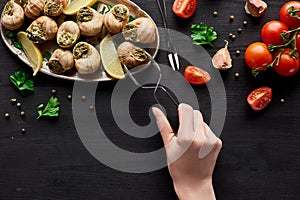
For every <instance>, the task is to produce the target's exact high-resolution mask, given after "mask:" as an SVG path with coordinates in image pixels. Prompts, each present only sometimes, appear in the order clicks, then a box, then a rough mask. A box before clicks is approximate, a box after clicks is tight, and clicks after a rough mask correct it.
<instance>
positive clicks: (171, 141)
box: [152, 104, 222, 200]
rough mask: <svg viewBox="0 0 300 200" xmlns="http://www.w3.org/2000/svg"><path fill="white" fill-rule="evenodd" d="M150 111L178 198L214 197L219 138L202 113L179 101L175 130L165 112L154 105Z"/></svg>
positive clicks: (220, 143) (220, 144)
mask: <svg viewBox="0 0 300 200" xmlns="http://www.w3.org/2000/svg"><path fill="white" fill-rule="evenodd" d="M152 110H153V114H154V116H155V118H156V121H157V126H158V128H159V130H160V132H161V136H162V138H163V141H164V145H165V149H166V154H167V159H168V167H169V172H170V175H171V177H172V179H173V184H174V188H175V191H176V193H177V195H178V197H179V199H181V200H186V199H187V200H194V199H195V200H201V199H204V200H211V199H215V195H214V190H213V187H212V174H213V170H214V167H215V164H216V160H217V157H218V155H219V152H220V150H221V148H222V142H221V140H220V139H219V138H217V137H216V136H215V134H214V133H213V132H212V131H211V130H210V128H209V127H208V125H207V124H206V123H205V122H204V121H203V117H202V114H201V113H200V111H198V110H193V108H192V107H191V106H189V105H187V104H180V105H179V107H178V113H179V124H180V125H179V129H178V133H177V135H176V133H175V132H174V131H173V129H172V128H171V126H170V123H169V122H168V120H167V118H166V116H165V115H164V113H163V112H162V111H161V110H160V109H158V108H155V107H153V108H152Z"/></svg>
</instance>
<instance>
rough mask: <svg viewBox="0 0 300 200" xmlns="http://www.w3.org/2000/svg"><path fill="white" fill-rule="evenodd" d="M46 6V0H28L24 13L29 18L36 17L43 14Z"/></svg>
mask: <svg viewBox="0 0 300 200" xmlns="http://www.w3.org/2000/svg"><path fill="white" fill-rule="evenodd" d="M44 7H45V2H44V0H28V3H27V5H26V7H25V9H24V13H25V15H26V16H27V17H28V18H29V19H36V18H38V17H40V16H42V14H43V12H44Z"/></svg>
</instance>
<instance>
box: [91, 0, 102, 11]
mask: <svg viewBox="0 0 300 200" xmlns="http://www.w3.org/2000/svg"><path fill="white" fill-rule="evenodd" d="M99 3H100V2H99V1H97V2H96V3H95V4H94V5H92V8H93V9H95V10H97V8H98V5H99Z"/></svg>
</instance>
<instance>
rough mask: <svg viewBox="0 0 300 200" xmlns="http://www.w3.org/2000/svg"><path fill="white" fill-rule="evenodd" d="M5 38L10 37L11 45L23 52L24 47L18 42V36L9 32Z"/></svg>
mask: <svg viewBox="0 0 300 200" xmlns="http://www.w3.org/2000/svg"><path fill="white" fill-rule="evenodd" d="M4 36H6V37H8V38H9V39H10V40H11V44H12V45H13V46H14V47H16V48H17V49H20V50H22V49H23V46H22V44H21V43H20V42H19V41H18V38H17V34H16V33H14V32H11V31H7V32H6V33H5V34H4Z"/></svg>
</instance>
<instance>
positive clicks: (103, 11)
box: [100, 4, 114, 15]
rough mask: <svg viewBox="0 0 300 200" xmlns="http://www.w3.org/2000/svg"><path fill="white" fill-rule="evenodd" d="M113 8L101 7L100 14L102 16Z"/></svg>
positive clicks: (108, 6)
mask: <svg viewBox="0 0 300 200" xmlns="http://www.w3.org/2000/svg"><path fill="white" fill-rule="evenodd" d="M113 7H114V5H113V4H110V5H105V6H103V8H102V10H101V11H100V14H102V15H104V14H106V13H108V12H109V11H110V10H111V9H112V8H113Z"/></svg>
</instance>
